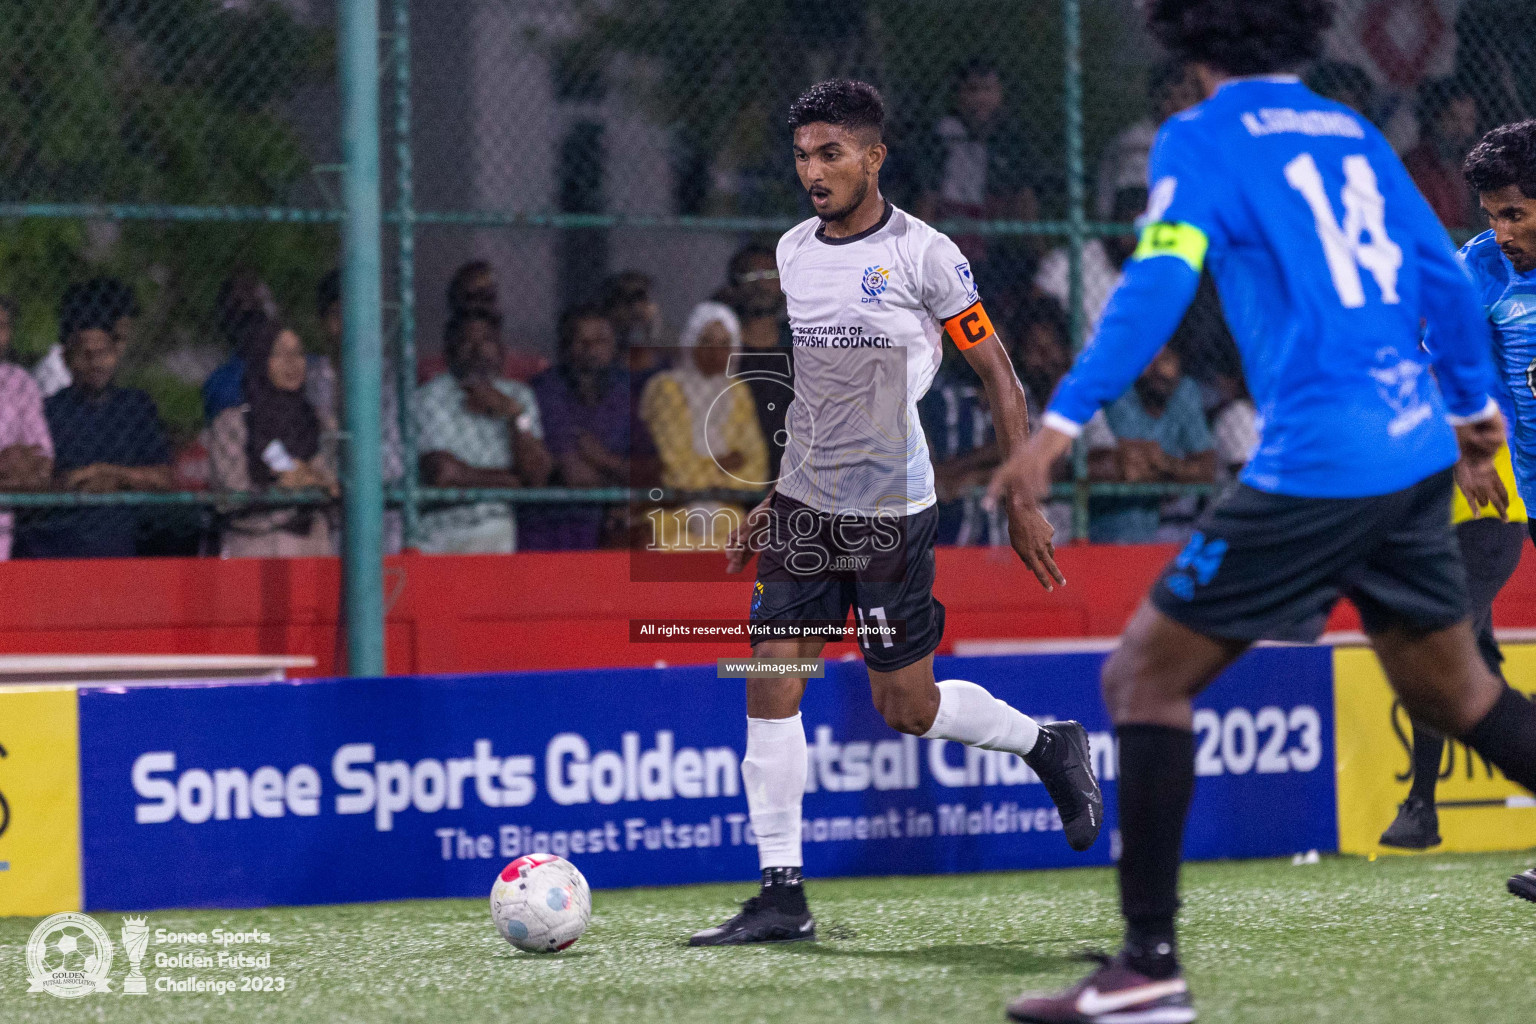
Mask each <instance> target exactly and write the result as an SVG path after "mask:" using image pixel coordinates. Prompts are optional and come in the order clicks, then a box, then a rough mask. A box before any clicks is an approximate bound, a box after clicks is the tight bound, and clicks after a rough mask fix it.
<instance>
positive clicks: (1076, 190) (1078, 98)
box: [1061, 0, 1088, 540]
mask: <svg viewBox="0 0 1536 1024" xmlns="http://www.w3.org/2000/svg"><path fill="white" fill-rule="evenodd" d="M1082 16H1083V9H1082V3H1081V0H1061V50H1062V66H1063V70H1062V74H1063V76H1064V77H1063V81H1062V107H1063V111H1062V112H1063V114H1064V120H1065V122H1066V132H1067V137H1066V145H1067V150H1066V155H1067V256H1068V260H1067V267H1068V271H1067V306H1068V309H1067V317H1068V327H1067V330H1068V333H1069V334H1070V336H1071V339H1072V351H1073V352H1078V351H1080V350H1081V349H1082V346H1083V333H1084V330H1085V328H1086V326H1087V325H1086V324H1084V323H1083V242H1084V240H1085V239H1086V237H1087V234H1088V216H1087V211H1086V210H1085V208H1084V204H1085V202H1086V195H1087V190H1086V189H1085V188H1084V185H1083V52H1082V51H1083V25H1082ZM1072 479H1073V480H1074V481H1075V482H1076V484H1077V486H1076V487H1075V488H1074V490H1073V493H1072V538H1073V539H1074V540H1078V539H1081V538H1084V537H1087V536H1088V455H1087V450H1086V449H1085V448H1084V446H1083V441H1082V438H1078V440H1077V443H1075V444H1074V445H1073V446H1072Z"/></svg>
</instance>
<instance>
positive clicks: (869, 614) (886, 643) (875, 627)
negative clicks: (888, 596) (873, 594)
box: [857, 605, 896, 648]
mask: <svg viewBox="0 0 1536 1024" xmlns="http://www.w3.org/2000/svg"><path fill="white" fill-rule="evenodd" d="M857 611H858V613H859V625H860V626H863V627H864V628H865V629H867V630H869V632H867V633H866V632H863V631H861V632H860V635H859V643H860V644H862V645H863V646H865V647H866V648H867V647H869V646H870V643H869V640H870V637H871V636H878V637H879V638H880V646H881V647H895V646H896V644H895V642H894V641H893V640H892V639H891V629H890V625H889V623H887V622H886V621H885V605H881V606H880V607H878V608H859V609H857Z"/></svg>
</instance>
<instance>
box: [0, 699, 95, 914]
mask: <svg viewBox="0 0 1536 1024" xmlns="http://www.w3.org/2000/svg"><path fill="white" fill-rule="evenodd" d="M75 708H76V704H75V688H74V687H73V686H38V687H6V688H4V689H0V917H8V916H11V915H27V916H38V915H42V914H52V913H56V912H58V911H61V910H79V909H80V750H79V746H80V744H79V730H78V728H77V726H76V715H75Z"/></svg>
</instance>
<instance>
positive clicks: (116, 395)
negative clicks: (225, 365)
mask: <svg viewBox="0 0 1536 1024" xmlns="http://www.w3.org/2000/svg"><path fill="white" fill-rule="evenodd" d="M119 319H120V318H119V317H118V316H117V311H116V310H112V309H106V308H103V307H101V306H100V305H98V304H95V303H83V304H81V305H78V306H75V307H73V308H69V307H66V310H65V316H64V318H63V319H62V321H61V322H60V325H59V332H60V335H61V341H62V343H63V345H64V361H65V364H66V365H67V366H68V368H69V373H70V377H71V379H72V380H73V381H74V383H72V384H70V386H69V387H67V388H65V389H64V390H62V391H60V392H58V393H57V394H55V395H53V396H52V397H51V398H49V399H47V400H46V401H45V402H44V403H43V413H44V415H45V416H46V418H47V420H48V433H49V434H50V435H51V436H52V438H53V448H54V462H53V472H54V485H55V486H56V487H57V488H59V489H60V490H65V491H75V492H80V493H84V494H105V493H109V492H113V491H168V490H170V489H171V488H172V487H173V486H174V484H175V474H174V473H173V472H172V469H171V443H170V439H169V438H168V437H167V436H166V432H165V427H164V426H163V425H162V424H161V422H160V415H159V413H158V412H157V411H156V409H155V404H154V402H153V401H152V400H151V399H150V397H149V395H147V394H145V393H144V392H142V391H138V390H135V389H132V388H122V387H118V386H117V385H116V383H115V382H114V381H115V378H116V375H117V368H118V364H119V362H120V360H121V359H122V356H123V346H122V345H121V344H119V343H118V341H117V340H116V339H115V338H114V337H113V334H112V331H113V328H114V327H115V326H116V325H117V322H118V320H119ZM139 518H140V513H139V509H138V508H136V507H134V506H124V505H111V506H105V507H101V506H98V507H78V508H60V509H53V510H51V511H49V512H46V513H41V514H39V515H37V516H36V517H35V518H31V519H30V521H28V522H26V523H24V524H23V525H22V526H20V527H19V528H18V529H17V531H16V552H15V553H16V555H17V556H18V557H27V558H126V557H129V556H132V555H134V554H135V553H136V550H135V535H136V534H137V532H138V525H139Z"/></svg>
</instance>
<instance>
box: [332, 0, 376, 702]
mask: <svg viewBox="0 0 1536 1024" xmlns="http://www.w3.org/2000/svg"><path fill="white" fill-rule="evenodd" d="M337 37H338V38H337V47H338V51H339V52H338V57H339V70H340V75H341V83H340V84H341V153H342V161H343V163H344V165H345V166H344V168H343V170H342V175H341V193H342V207H343V209H344V211H345V213H346V218H345V219H344V220H343V221H342V228H341V259H342V272H341V303H342V306H341V309H342V325H343V326H342V336H341V380H342V405H343V412H344V424H343V430H344V440H345V458H344V460H343V479H342V490H343V508H344V513H345V514H344V519H345V522H344V524H343V526H342V533H341V557H342V576H343V580H342V607H343V614H344V615H345V618H346V629H347V671H348V672H349V673H350V674H352V675H354V676H378V675H383V674H384V563H383V547H384V482H383V466H382V462H381V459H380V445H379V402H380V394H381V391H380V382H379V377H380V372H379V370H380V359H381V356H382V353H383V341H382V337H383V331H384V317H383V307H382V303H383V284H382V281H381V279H380V271H381V265H382V261H383V241H382V230H383V209H382V198H381V196H380V193H379V8H378V0H341V3H340V5H339V11H338V25H337Z"/></svg>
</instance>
